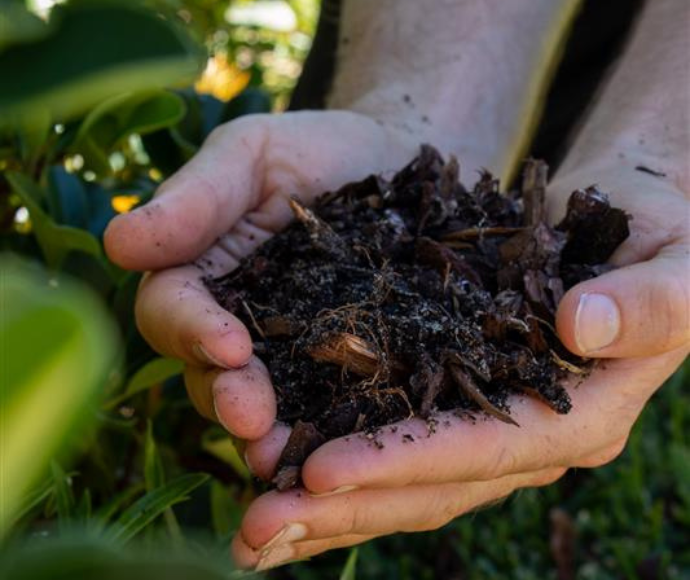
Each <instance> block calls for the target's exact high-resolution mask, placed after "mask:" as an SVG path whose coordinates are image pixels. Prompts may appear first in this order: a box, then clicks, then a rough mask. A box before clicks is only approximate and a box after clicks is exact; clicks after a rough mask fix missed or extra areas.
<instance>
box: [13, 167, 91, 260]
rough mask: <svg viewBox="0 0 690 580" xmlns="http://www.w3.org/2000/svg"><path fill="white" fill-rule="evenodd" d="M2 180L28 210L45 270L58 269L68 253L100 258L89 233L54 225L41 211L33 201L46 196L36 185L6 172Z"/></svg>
mask: <svg viewBox="0 0 690 580" xmlns="http://www.w3.org/2000/svg"><path fill="white" fill-rule="evenodd" d="M6 177H7V180H8V181H9V183H10V186H11V187H12V190H13V191H14V192H15V193H16V194H17V195H18V196H19V198H20V199H21V201H22V203H23V204H24V205H25V206H26V208H27V209H28V210H29V215H30V217H31V224H32V226H33V229H34V232H35V234H36V239H37V241H38V244H39V246H41V250H42V251H43V255H44V256H45V259H46V263H47V264H48V266H49V267H51V268H54V269H57V268H59V267H60V265H61V264H62V261H63V260H64V259H65V256H67V254H69V253H70V252H72V251H79V252H85V253H87V254H91V255H93V256H95V257H96V258H99V259H101V258H102V257H103V253H102V251H101V244H100V243H99V242H98V240H97V239H96V238H95V237H94V236H92V235H91V234H90V233H89V232H87V231H85V230H80V229H78V228H73V227H69V226H61V225H58V224H56V223H55V222H54V221H53V219H52V218H51V217H50V216H49V215H48V214H47V213H46V212H44V211H43V209H42V208H41V206H40V205H39V204H38V202H37V200H38V199H40V198H45V197H46V195H45V194H44V193H43V192H42V191H41V188H40V187H39V186H38V185H37V184H36V183H34V182H33V181H31V179H29V178H28V177H27V176H26V175H22V174H21V173H16V172H7V174H6Z"/></svg>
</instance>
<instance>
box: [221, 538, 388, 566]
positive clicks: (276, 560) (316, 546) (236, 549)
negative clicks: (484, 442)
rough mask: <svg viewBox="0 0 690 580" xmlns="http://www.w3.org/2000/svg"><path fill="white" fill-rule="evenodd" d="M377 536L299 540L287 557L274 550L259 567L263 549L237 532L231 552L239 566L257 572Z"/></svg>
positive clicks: (346, 546)
mask: <svg viewBox="0 0 690 580" xmlns="http://www.w3.org/2000/svg"><path fill="white" fill-rule="evenodd" d="M375 537H376V536H372V535H361V534H350V535H345V536H340V537H337V538H328V539H326V540H307V541H304V542H297V543H296V544H294V550H288V553H287V554H286V556H287V559H285V558H281V557H280V556H281V554H280V553H276V552H273V554H272V555H271V558H270V559H264V560H263V562H262V563H261V566H260V567H258V565H259V560H260V554H261V550H254V549H252V548H250V547H249V546H248V545H247V544H246V543H245V542H244V540H243V539H242V536H241V534H237V535H235V537H234V538H233V540H232V545H231V553H232V560H233V562H234V563H235V565H236V566H237V567H239V568H244V569H248V568H256V571H257V572H261V571H264V570H269V569H270V568H275V567H276V566H281V565H283V564H285V563H287V561H290V560H303V559H305V558H310V557H312V556H316V555H317V554H322V553H323V552H327V551H329V550H336V549H340V548H349V547H351V546H356V545H357V544H362V543H364V542H367V541H369V540H372V539H374V538H375Z"/></svg>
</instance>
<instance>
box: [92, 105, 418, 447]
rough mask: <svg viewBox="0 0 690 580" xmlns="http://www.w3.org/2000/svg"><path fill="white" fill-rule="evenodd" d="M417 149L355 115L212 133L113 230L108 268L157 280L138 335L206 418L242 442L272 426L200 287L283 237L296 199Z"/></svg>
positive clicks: (243, 361)
mask: <svg viewBox="0 0 690 580" xmlns="http://www.w3.org/2000/svg"><path fill="white" fill-rule="evenodd" d="M417 149H418V142H417V140H416V139H413V138H412V136H411V135H405V134H402V133H399V132H395V131H394V130H392V129H388V128H386V127H384V126H382V125H381V124H379V123H377V122H375V121H373V120H372V119H370V118H368V117H365V116H362V115H358V114H355V113H350V112H344V111H329V112H300V113H286V114H284V115H251V116H247V117H243V118H241V119H239V120H236V121H233V122H231V123H228V124H226V125H223V126H221V127H219V128H218V129H216V130H215V131H214V132H213V133H212V134H211V135H210V136H209V138H208V139H207V140H206V142H205V144H204V146H203V147H202V149H201V150H200V151H199V153H198V154H197V155H196V156H195V157H194V158H193V159H192V160H191V161H190V162H189V163H187V165H185V166H184V167H182V168H181V169H180V170H179V171H178V172H177V173H176V174H175V175H173V176H172V177H171V178H170V179H168V180H167V181H166V182H165V183H163V184H162V185H161V187H160V188H159V189H158V191H157V192H156V195H155V197H154V199H153V200H152V201H151V202H150V203H148V204H147V205H146V206H144V207H141V208H139V209H137V210H134V211H132V212H130V213H128V214H123V215H120V216H118V217H116V218H115V219H114V220H113V221H112V222H111V223H110V225H109V226H108V229H107V230H106V232H105V247H106V251H107V253H108V255H109V256H110V258H111V259H112V260H113V262H115V263H116V264H118V265H119V266H122V267H123V268H127V269H132V270H153V271H154V272H153V273H149V274H147V275H146V276H145V277H144V279H143V281H142V284H141V287H140V288H139V294H138V297H137V302H136V320H137V325H138V327H139V330H140V331H141V333H142V335H143V336H144V338H146V340H147V341H148V342H149V343H150V344H151V345H152V346H153V348H154V349H155V350H157V351H158V352H159V353H161V354H163V355H166V356H171V357H175V358H180V359H182V360H184V361H185V362H186V368H185V384H186V386H187V390H188V392H189V395H190V398H191V400H192V402H193V403H194V405H195V407H196V408H197V409H198V411H199V412H200V413H201V414H202V415H204V416H205V417H208V418H210V419H212V420H218V421H220V423H221V424H222V425H223V426H224V427H225V428H226V429H227V430H228V431H229V432H230V433H232V434H233V435H235V436H237V437H239V438H242V439H247V440H257V439H260V438H261V437H263V436H264V435H265V434H266V433H268V432H269V430H270V429H271V427H272V425H273V423H274V421H275V418H276V401H275V395H274V392H273V387H272V385H271V382H270V378H269V376H268V372H267V370H266V367H265V366H264V365H263V364H262V363H261V361H260V360H259V359H257V358H256V357H255V356H253V355H252V343H251V339H250V336H249V332H248V331H247V329H246V328H245V327H244V325H243V324H242V323H241V322H240V321H239V320H238V319H237V318H236V317H235V316H233V315H232V314H230V313H229V312H227V311H225V310H224V309H223V308H221V307H220V306H219V305H218V304H217V302H216V301H215V299H214V298H213V297H212V296H211V295H210V293H209V292H208V290H207V289H206V287H205V286H204V284H203V282H202V281H201V278H202V276H208V275H211V276H220V275H222V274H225V273H227V272H229V271H231V270H233V269H234V268H235V267H237V265H238V263H239V260H240V259H241V258H242V257H243V256H245V255H247V254H249V253H251V252H252V251H253V250H254V249H255V248H256V247H257V246H258V245H260V244H261V243H263V242H265V241H266V240H267V239H268V238H269V237H271V236H272V235H273V234H274V233H276V232H277V231H279V230H281V229H282V228H283V227H284V226H285V225H287V223H288V222H289V221H290V220H291V218H292V213H291V210H290V208H289V205H288V199H289V196H290V195H292V194H297V195H299V196H300V198H301V199H302V201H303V202H304V203H307V204H309V203H310V202H311V201H313V200H314V198H315V197H316V196H317V195H319V194H320V193H322V192H324V191H327V190H333V189H336V188H338V187H340V186H341V185H343V184H344V183H346V182H348V181H353V180H357V179H361V178H363V177H366V176H367V175H368V174H370V173H375V172H382V171H383V172H385V171H388V170H393V169H397V168H399V167H400V166H402V164H403V163H406V162H408V161H409V160H410V159H411V158H412V157H413V156H414V154H415V153H416V152H417ZM192 261H196V262H195V264H192V263H191V262H192Z"/></svg>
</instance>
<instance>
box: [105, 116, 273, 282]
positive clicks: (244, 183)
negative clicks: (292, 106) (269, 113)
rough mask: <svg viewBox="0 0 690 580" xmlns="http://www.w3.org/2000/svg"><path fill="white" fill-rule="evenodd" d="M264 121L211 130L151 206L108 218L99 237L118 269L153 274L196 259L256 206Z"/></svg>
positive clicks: (254, 119) (244, 121)
mask: <svg viewBox="0 0 690 580" xmlns="http://www.w3.org/2000/svg"><path fill="white" fill-rule="evenodd" d="M265 139H266V118H265V117H263V116H251V117H247V118H245V119H242V120H241V121H239V122H233V123H229V124H227V125H224V126H223V127H222V128H219V129H217V130H216V131H214V132H213V133H212V134H211V135H210V136H209V137H208V139H207V140H206V142H205V143H204V145H203V147H202V148H201V149H200V151H199V152H198V153H197V154H196V155H195V156H194V157H193V158H192V160H191V161H189V163H187V164H186V165H185V166H184V167H182V168H181V169H180V170H179V171H178V172H177V173H176V174H174V175H173V176H172V177H170V178H169V179H168V180H167V181H166V182H165V183H163V184H162V185H161V186H160V188H159V189H158V191H157V192H156V197H155V198H154V200H153V201H151V202H150V203H148V204H147V205H145V206H143V207H141V208H138V209H136V210H134V211H132V212H130V213H127V214H122V215H119V216H117V217H116V218H114V219H113V220H112V221H111V222H110V224H109V225H108V228H107V229H106V231H105V234H104V243H105V248H106V251H107V253H108V255H109V256H110V258H111V259H112V260H113V262H115V263H116V264H118V265H119V266H121V267H123V268H128V269H135V270H157V269H161V268H164V267H169V266H173V265H178V264H182V263H184V262H188V261H191V260H193V259H194V258H196V257H197V256H198V255H200V254H201V253H202V252H203V251H204V250H205V249H206V248H208V247H209V246H210V245H211V244H212V243H213V241H214V240H215V239H216V238H218V237H219V236H221V235H222V234H224V233H226V232H227V231H228V230H229V229H230V228H231V227H232V226H233V225H234V224H235V222H236V221H237V220H238V219H239V218H240V216H242V215H243V214H244V213H245V212H246V211H247V210H248V209H249V208H250V207H251V206H252V205H254V204H256V203H257V202H258V197H259V193H260V186H261V183H260V182H259V180H257V179H255V176H256V175H257V174H258V173H259V171H258V170H259V169H260V168H259V167H258V165H259V164H260V163H261V150H262V148H263V145H264V141H265Z"/></svg>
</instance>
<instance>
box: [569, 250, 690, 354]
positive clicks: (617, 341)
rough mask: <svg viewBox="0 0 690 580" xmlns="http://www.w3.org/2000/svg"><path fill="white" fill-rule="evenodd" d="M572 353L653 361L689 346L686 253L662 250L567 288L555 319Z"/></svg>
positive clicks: (689, 257)
mask: <svg viewBox="0 0 690 580" xmlns="http://www.w3.org/2000/svg"><path fill="white" fill-rule="evenodd" d="M556 328H557V330H558V335H559V337H560V339H561V341H562V342H563V344H565V346H566V347H568V349H569V350H571V351H572V352H574V353H576V354H579V355H583V356H590V357H606V358H611V357H615V358H619V357H636V356H653V355H656V354H661V353H664V352H668V351H671V350H674V349H676V348H679V347H681V346H688V345H690V251H689V249H688V246H682V245H680V244H679V245H673V246H667V247H666V248H664V249H663V250H662V251H661V252H660V253H659V254H658V255H657V256H656V257H655V258H653V259H652V260H649V261H647V262H642V263H639V264H634V265H631V266H626V267H623V268H620V269H618V270H614V271H612V272H609V273H607V274H604V275H602V276H599V277H597V278H594V279H592V280H588V281H586V282H582V283H581V284H578V285H577V286H575V287H574V288H571V289H570V290H569V291H568V292H567V293H566V295H565V297H564V298H563V300H562V301H561V303H560V305H559V307H558V312H557V316H556Z"/></svg>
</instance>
